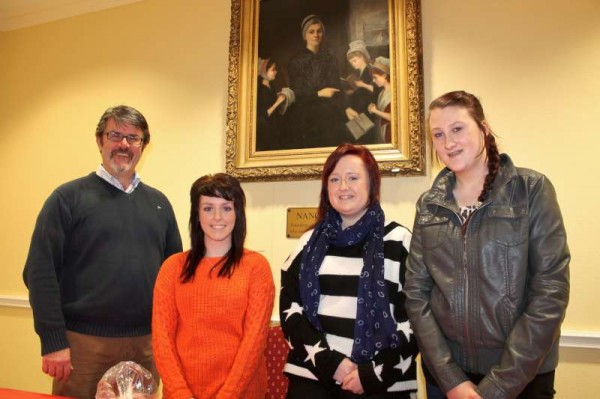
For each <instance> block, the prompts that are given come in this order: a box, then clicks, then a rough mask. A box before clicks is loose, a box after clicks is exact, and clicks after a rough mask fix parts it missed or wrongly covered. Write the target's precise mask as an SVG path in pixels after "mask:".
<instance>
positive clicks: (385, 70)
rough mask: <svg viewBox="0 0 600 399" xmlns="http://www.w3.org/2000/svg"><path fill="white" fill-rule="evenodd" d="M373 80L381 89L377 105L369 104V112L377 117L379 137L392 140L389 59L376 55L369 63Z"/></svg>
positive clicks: (386, 140)
mask: <svg viewBox="0 0 600 399" xmlns="http://www.w3.org/2000/svg"><path fill="white" fill-rule="evenodd" d="M371 73H372V74H373V82H374V83H375V84H376V85H377V86H378V87H380V88H382V90H381V91H380V92H379V96H378V97H377V105H375V104H373V103H371V104H369V112H370V113H371V114H373V115H375V116H376V117H377V123H376V124H377V126H378V127H379V135H380V139H381V140H382V141H383V142H384V143H391V142H392V133H391V129H390V120H391V119H392V105H391V104H392V90H391V87H392V85H391V83H390V59H389V58H385V57H377V58H376V59H375V62H374V63H373V64H372V65H371Z"/></svg>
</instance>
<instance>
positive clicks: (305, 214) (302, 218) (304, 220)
mask: <svg viewBox="0 0 600 399" xmlns="http://www.w3.org/2000/svg"><path fill="white" fill-rule="evenodd" d="M317 210H318V208H288V210H287V233H286V234H287V237H288V238H299V237H300V236H301V235H302V234H304V232H305V231H306V230H308V229H309V228H310V227H312V225H313V224H315V222H316V221H317Z"/></svg>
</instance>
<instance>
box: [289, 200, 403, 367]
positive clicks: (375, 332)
mask: <svg viewBox="0 0 600 399" xmlns="http://www.w3.org/2000/svg"><path fill="white" fill-rule="evenodd" d="M384 221H385V215H384V213H383V210H382V209H381V206H380V205H379V203H378V202H375V203H373V204H372V205H371V206H370V207H369V209H367V212H366V213H365V214H364V215H363V217H362V218H360V220H359V221H358V222H356V223H355V224H354V225H352V226H350V227H348V228H346V229H345V230H342V219H341V217H340V215H339V213H338V212H337V211H335V210H334V209H332V208H329V209H328V210H327V215H326V217H325V220H323V222H321V223H320V224H319V225H317V227H315V230H314V231H313V233H312V235H311V237H310V239H309V240H308V243H307V244H306V246H305V247H304V251H303V253H302V261H301V263H300V297H301V298H302V303H303V308H304V313H305V314H306V316H307V317H308V320H309V321H310V323H311V324H312V326H313V327H315V328H316V329H317V330H318V331H321V332H322V331H323V328H322V327H321V322H320V321H319V316H318V309H319V300H320V298H321V289H320V286H319V269H320V267H321V263H323V259H324V258H325V255H326V254H327V250H328V249H329V246H330V245H333V246H335V247H349V246H352V245H357V244H360V243H362V244H363V246H362V251H363V268H362V271H361V274H360V278H359V286H358V298H357V311H356V321H355V324H354V344H353V345H352V360H353V361H354V362H357V363H365V362H367V361H370V360H371V359H372V358H373V356H374V355H375V351H379V350H382V349H385V348H396V347H398V344H399V337H398V334H397V330H396V322H395V320H394V318H393V316H392V315H391V314H390V302H389V299H388V295H387V288H386V285H385V279H384V269H383V260H384V255H383V235H384Z"/></svg>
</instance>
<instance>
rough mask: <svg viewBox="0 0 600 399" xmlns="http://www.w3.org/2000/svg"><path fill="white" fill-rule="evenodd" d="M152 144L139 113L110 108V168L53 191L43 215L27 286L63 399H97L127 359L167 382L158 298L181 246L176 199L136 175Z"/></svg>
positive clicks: (106, 160) (104, 130)
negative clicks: (157, 358)
mask: <svg viewBox="0 0 600 399" xmlns="http://www.w3.org/2000/svg"><path fill="white" fill-rule="evenodd" d="M149 142H150V132H149V129H148V123H147V122H146V119H145V118H144V116H143V115H142V114H141V113H140V112H139V111H137V110H135V109H133V108H131V107H128V106H124V105H121V106H116V107H112V108H109V109H108V110H106V112H105V113H104V115H102V117H101V118H100V122H99V123H98V126H97V128H96V143H97V144H98V149H99V150H100V154H101V155H102V164H101V165H100V166H99V167H98V170H97V171H96V172H93V173H91V174H89V175H87V176H85V177H82V178H80V179H77V180H73V181H71V182H68V183H66V184H63V185H61V186H60V187H58V188H57V189H56V190H54V192H53V193H52V194H51V195H50V197H49V198H48V199H47V200H46V202H45V204H44V206H43V208H42V210H41V212H40V214H39V216H38V219H37V222H36V226H35V230H34V232H33V236H32V239H31V246H30V248H29V255H28V257H27V262H26V264H25V269H24V271H23V279H24V280H25V284H26V285H27V287H28V288H29V301H30V303H31V307H32V309H33V317H34V324H35V330H36V332H37V334H38V335H39V337H40V341H41V346H42V369H43V371H44V372H45V373H46V374H48V375H50V376H51V377H53V378H54V381H53V387H52V391H53V394H55V395H63V396H70V397H74V398H79V399H88V398H93V397H94V396H95V392H96V385H97V383H98V381H99V380H100V378H101V377H102V375H103V374H104V372H105V371H106V370H108V369H109V368H110V367H112V366H114V365H115V364H117V363H119V362H120V361H124V360H131V361H134V362H136V363H139V364H140V365H142V366H144V367H145V368H147V369H148V370H150V371H151V372H152V373H153V375H154V377H155V379H156V381H157V382H158V374H157V371H156V367H155V366H154V360H153V357H152V348H151V339H150V332H151V307H152V290H153V287H154V280H155V278H156V275H157V273H158V269H159V267H160V265H161V264H162V262H163V260H165V259H166V258H167V257H168V256H170V255H171V254H174V253H176V252H180V251H181V250H182V245H181V237H180V235H179V230H178V227H177V222H176V220H175V215H174V213H173V209H172V207H171V204H170V203H169V200H168V199H167V198H166V197H165V196H164V195H163V194H162V193H161V192H160V191H158V190H156V189H154V188H152V187H150V186H148V185H146V184H144V183H142V182H141V181H140V177H139V176H138V174H137V173H136V171H135V167H136V165H137V163H138V161H139V160H140V157H141V156H142V152H143V151H144V148H145V147H146V145H148V143H149Z"/></svg>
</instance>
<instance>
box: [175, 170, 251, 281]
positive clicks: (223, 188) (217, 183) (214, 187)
mask: <svg viewBox="0 0 600 399" xmlns="http://www.w3.org/2000/svg"><path fill="white" fill-rule="evenodd" d="M202 195H204V196H206V197H219V198H223V199H226V200H227V201H233V208H234V210H235V226H234V227H233V232H232V234H231V248H230V249H229V251H228V252H227V254H226V255H224V256H223V257H222V258H221V259H220V260H219V262H217V264H215V265H214V266H213V270H214V268H216V267H217V266H219V265H220V266H221V267H220V268H219V273H218V277H231V276H232V275H233V272H234V270H235V268H236V266H237V265H238V264H239V263H240V260H241V259H242V255H243V254H244V240H245V239H246V210H245V208H246V196H245V195H244V190H242V187H241V186H240V182H239V181H238V180H237V179H236V178H235V177H233V176H230V175H228V174H225V173H217V174H214V175H206V176H202V177H201V178H199V179H198V180H196V181H195V182H194V184H192V188H191V189H190V200H191V209H190V225H189V228H190V240H191V243H192V248H191V250H190V252H189V254H188V256H187V259H186V261H185V264H184V266H183V270H182V271H181V276H180V277H181V282H182V283H185V282H188V281H192V280H193V279H194V274H195V273H196V269H197V268H198V264H199V263H200V261H201V260H202V258H203V257H204V255H205V254H206V246H205V244H204V231H203V230H202V227H201V226H200V211H199V206H200V196H202Z"/></svg>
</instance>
